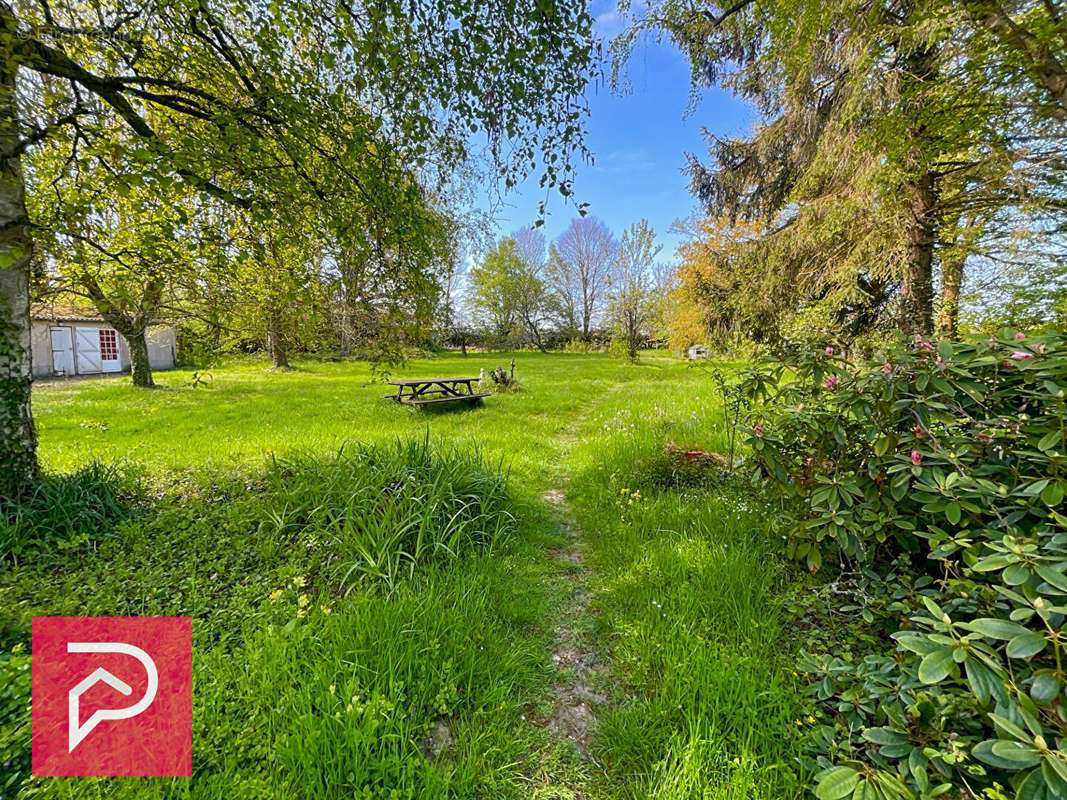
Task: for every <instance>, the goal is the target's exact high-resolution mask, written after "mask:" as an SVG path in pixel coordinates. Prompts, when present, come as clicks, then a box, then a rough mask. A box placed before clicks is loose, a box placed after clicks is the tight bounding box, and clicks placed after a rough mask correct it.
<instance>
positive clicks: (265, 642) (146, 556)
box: [0, 353, 803, 800]
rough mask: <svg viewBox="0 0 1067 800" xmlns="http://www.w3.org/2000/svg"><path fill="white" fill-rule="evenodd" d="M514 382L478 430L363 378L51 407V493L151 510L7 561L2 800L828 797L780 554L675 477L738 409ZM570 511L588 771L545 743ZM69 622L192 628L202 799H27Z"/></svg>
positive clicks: (552, 378)
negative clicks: (42, 712)
mask: <svg viewBox="0 0 1067 800" xmlns="http://www.w3.org/2000/svg"><path fill="white" fill-rule="evenodd" d="M514 355H515V357H516V360H517V377H518V378H519V379H520V381H521V383H522V390H521V391H519V392H516V393H513V394H497V395H494V396H493V397H492V398H490V399H488V400H487V401H486V402H485V404H484V405H483V406H480V407H475V408H471V409H456V410H444V409H442V410H436V409H435V410H424V411H418V410H415V409H410V408H405V407H401V406H399V405H397V404H395V403H391V402H388V401H385V400H382V399H381V395H382V394H383V393H384V389H383V386H382V384H381V383H380V382H376V381H375V380H374V378H373V376H372V374H371V372H370V370H369V368H368V367H367V366H366V365H364V364H358V363H301V364H299V365H298V367H297V369H296V370H294V371H292V372H280V373H272V372H267V371H265V369H264V366H263V365H262V364H260V363H244V364H239V365H231V366H226V367H222V368H218V369H216V370H213V372H212V374H211V376H210V378H209V380H208V382H207V383H206V384H201V385H198V386H194V385H192V381H191V378H192V374H191V373H189V372H185V371H176V372H171V373H164V374H160V375H158V376H157V380H158V382H159V383H160V388H158V389H156V390H152V391H144V390H135V389H134V388H132V387H131V386H129V385H128V380H125V379H112V380H96V381H80V382H69V383H67V382H57V383H42V384H39V385H38V386H37V388H36V390H35V394H34V409H35V414H36V417H37V421H38V425H39V433H40V439H41V457H42V462H43V464H44V466H45V468H46V469H47V470H48V471H49V472H50V473H53V474H57V475H58V474H65V473H70V472H71V471H73V470H77V469H79V468H81V467H84V466H85V465H87V464H90V463H91V462H93V461H102V462H104V463H108V464H111V463H115V464H118V465H119V466H120V471H121V473H122V474H123V475H124V476H125V477H124V478H123V479H122V488H121V490H120V493H119V500H120V504H121V505H123V507H124V508H125V509H126V511H125V512H124V513H123V514H122V515H119V516H121V518H119V517H118V516H117V517H115V519H114V520H110V518H108V519H109V520H110V521H108V522H106V524H104V523H102V524H101V525H100V526H98V527H100V528H101V529H100V530H97V531H96V532H95V533H94V534H93V535H91V536H88V537H84V536H83V537H82V538H79V539H75V541H74V542H73V544H71V545H69V546H67V547H66V548H64V549H60V550H56V551H55V552H52V553H44V554H39V555H35V556H33V557H26V558H22V559H20V560H19V561H18V562H17V563H11V562H10V560H9V561H8V563H6V564H3V565H0V608H3V609H4V611H3V613H2V615H0V649H2V650H3V651H4V653H5V654H6V655H5V656H0V683H3V682H4V681H3V679H4V678H5V676H6V678H7V679H8V680H7V687H6V689H0V763H5V762H6V764H7V767H8V774H9V775H10V776H12V777H10V778H8V779H7V780H8V783H6V784H5V782H4V780H3V779H0V798H6V797H8V796H14V793H15V792H17V791H21V794H20V795H19V796H25V797H38V796H40V797H53V796H54V797H59V796H62V797H75V796H76V797H144V796H160V797H163V796H177V797H186V796H189V797H227V798H240V797H307V798H320V797H321V798H326V797H345V798H350V797H357V798H379V797H383V798H392V797H396V798H434V797H441V798H444V797H449V798H475V797H477V798H508V797H514V798H527V797H534V798H560V799H561V800H563V799H564V798H578V797H585V798H634V799H635V800H636V798H646V797H655V798H679V800H680V799H681V798H785V797H791V796H796V795H798V794H799V793H800V790H801V788H802V785H803V776H801V775H798V773H797V768H796V765H795V763H794V755H795V752H794V751H795V745H794V740H793V736H794V732H793V731H794V729H793V726H794V719H795V717H796V716H797V714H799V713H800V710H799V709H798V708H797V707H796V706H797V701H796V700H795V696H794V688H793V686H792V685H791V680H792V679H791V677H790V676H791V671H790V670H791V667H789V666H788V664H789V659H788V657H787V651H788V650H789V647H790V643H789V641H788V637H787V636H785V635H784V633H783V631H782V629H781V627H780V623H779V608H778V603H779V595H780V590H779V586H780V584H781V583H782V580H783V576H782V574H781V568H780V567H779V566H778V562H777V560H776V558H775V557H774V555H773V550H772V548H773V543H771V542H768V541H767V540H766V536H765V535H764V533H763V526H762V525H761V520H760V519H759V517H758V516H757V515H756V514H755V513H754V512H752V511H751V510H748V509H746V508H745V505H744V501H743V500H742V499H740V498H739V497H738V496H737V495H736V494H735V493H734V492H732V491H729V490H727V489H725V488H723V487H714V486H703V485H701V486H691V485H679V486H672V485H669V481H668V482H667V483H666V484H665V483H664V481H663V480H662V474H661V472H662V471H661V470H660V469H659V467H661V466H662V464H661V461H662V454H663V450H664V447H665V446H666V444H667V443H668V442H676V443H678V444H682V445H685V446H699V447H706V448H709V449H721V447H722V430H721V427H720V426H718V424H717V409H716V408H715V405H714V401H713V398H712V387H711V386H710V385H709V383H708V382H707V380H706V379H705V378H704V377H702V375H701V374H700V373H699V371H696V370H690V369H688V368H687V367H686V365H685V364H684V363H682V362H679V361H677V360H673V359H668V358H663V357H656V356H649V357H646V358H644V359H643V360H642V362H641V363H640V364H638V365H636V366H627V365H624V364H622V363H621V362H618V361H615V360H612V359H609V358H608V357H606V356H602V355H588V356H585V355H563V354H552V355H536V354H529V353H518V354H514ZM510 357H511V354H493V355H475V354H472V355H471V356H470V357H469V358H467V359H463V358H461V357H458V356H448V357H441V358H435V359H429V360H418V361H412V362H409V363H408V364H406V365H405V366H404V367H403V368H402V369H398V370H396V372H395V375H396V376H401V375H403V376H425V375H429V374H435V375H445V374H448V375H456V374H477V371H478V369H479V368H480V367H485V368H486V369H488V368H490V367H493V366H497V365H502V364H505V363H506V362H507V361H508V360H509V359H510ZM550 490H561V491H562V492H563V493H564V494H565V496H566V498H567V504H566V513H565V514H564V513H563V512H561V511H559V510H558V509H555V508H553V507H550V505H549V504H548V503H546V502H545V501H544V500H543V499H542V496H543V494H544V493H545V492H547V491H550ZM383 498H387V499H383ZM42 513H43V512H42ZM564 516H566V517H567V518H568V519H570V523H569V524H570V525H571V526H574V527H577V528H579V529H580V530H581V531H582V532H583V534H584V535H583V538H582V544H581V549H582V552H583V554H584V557H585V563H584V566H582V567H581V568H580V569H581V571H582V574H583V577H584V579H586V580H587V582H588V586H589V589H590V593H591V598H590V600H589V608H588V612H587V613H583V619H582V620H580V624H582V625H586V626H587V627H588V628H589V631H590V635H591V637H592V641H593V642H594V646H595V648H596V650H597V651H598V653H599V655H600V656H601V659H602V661H603V663H604V664H605V667H606V672H605V677H604V681H605V682H606V684H607V685H608V686H609V689H610V691H609V694H610V697H609V699H608V700H606V701H605V702H603V703H602V704H601V707H599V708H598V709H597V710H598V724H597V726H596V728H595V736H594V738H593V740H592V742H591V744H590V747H589V750H588V753H587V754H583V753H581V752H579V750H578V749H577V748H576V747H575V746H574V745H573V744H572V743H571V742H569V741H568V740H566V739H565V738H561V737H558V736H553V735H552V733H551V732H550V731H549V730H548V729H546V728H545V727H543V726H540V725H538V724H531V723H532V722H535V720H536V719H538V718H539V717H543V716H545V715H546V714H548V713H550V710H551V709H550V707H551V704H552V702H553V684H555V683H558V682H559V681H560V674H559V673H558V671H557V670H556V669H555V668H554V666H553V663H552V657H551V656H552V653H553V646H554V641H555V637H556V635H557V633H556V628H557V626H558V624H559V621H560V618H561V615H562V614H563V613H564V611H565V606H566V605H567V603H568V601H569V598H570V597H571V596H572V595H573V592H574V586H575V583H574V581H575V572H576V569H577V568H576V567H575V566H574V565H573V564H569V563H567V562H565V561H560V560H559V559H558V558H553V557H552V553H553V552H554V551H555V550H557V549H558V548H559V547H560V546H561V545H562V544H563V543H564V542H565V541H567V538H568V533H567V531H566V530H565V529H564V528H563V524H564V522H563V517H564ZM102 519H103V517H102ZM39 614H49V615H68V614H69V615H75V614H92V615H112V614H114V615H124V614H160V615H191V616H193V618H194V626H193V631H194V633H193V637H194V740H193V742H194V745H193V747H194V752H193V764H194V767H193V768H194V777H193V779H192V781H188V780H182V779H173V780H171V779H128V780H111V779H99V780H96V779H88V780H87V779H70V780H67V779H33V778H29V779H27V775H26V773H27V772H28V766H29V765H28V739H29V726H28V719H27V713H26V706H27V702H26V701H27V699H28V694H29V686H28V681H29V673H28V670H27V669H26V667H27V665H28V662H29V658H28V656H27V654H26V651H27V650H28V645H29V641H28V639H29V622H30V617H31V616H33V615H39ZM5 658H6V660H5ZM283 709H284V712H283ZM442 730H444V731H446V733H447V735H446V736H445V742H444V744H443V745H442V746H428V744H427V743H428V742H431V741H432V740H433V739H434V736H435V733H441V731H442ZM5 786H6V788H5ZM19 786H21V789H18V788H17V787H19Z"/></svg>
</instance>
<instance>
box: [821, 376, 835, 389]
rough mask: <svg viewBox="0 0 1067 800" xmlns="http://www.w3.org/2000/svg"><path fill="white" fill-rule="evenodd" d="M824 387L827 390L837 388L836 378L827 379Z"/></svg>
mask: <svg viewBox="0 0 1067 800" xmlns="http://www.w3.org/2000/svg"><path fill="white" fill-rule="evenodd" d="M824 385H825V386H826V388H827V389H833V388H834V387H835V386H837V376H836V375H831V376H830V377H829V378H827V379H826V383H825V384H824Z"/></svg>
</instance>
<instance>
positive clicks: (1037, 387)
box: [747, 330, 1067, 800]
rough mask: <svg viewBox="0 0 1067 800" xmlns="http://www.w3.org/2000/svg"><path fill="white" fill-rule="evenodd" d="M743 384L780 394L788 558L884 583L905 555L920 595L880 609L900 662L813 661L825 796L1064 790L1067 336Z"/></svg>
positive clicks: (995, 342) (762, 470)
mask: <svg viewBox="0 0 1067 800" xmlns="http://www.w3.org/2000/svg"><path fill="white" fill-rule="evenodd" d="M747 386H748V389H749V391H750V393H751V394H752V395H754V396H761V397H769V402H768V404H767V406H766V407H765V408H764V410H763V411H762V412H760V413H759V415H758V417H757V419H756V422H755V425H754V427H753V428H752V435H751V437H750V439H749V445H750V446H751V447H752V451H753V457H752V461H751V463H752V464H753V481H754V483H755V484H756V485H757V486H758V487H759V488H760V489H761V490H762V492H763V493H764V495H765V496H766V497H767V498H768V499H769V500H770V501H771V502H773V503H774V504H775V505H776V506H778V507H779V508H780V509H781V517H780V519H781V520H782V523H783V526H784V533H785V534H786V536H787V550H788V553H789V555H790V556H791V557H793V558H796V559H799V560H803V561H805V562H806V563H807V565H808V566H809V567H810V568H811V569H812V570H817V569H819V567H820V565H821V564H822V561H823V558H824V556H826V555H830V554H834V555H836V556H838V557H840V558H841V559H842V561H843V563H845V564H852V565H857V566H861V567H864V568H869V569H874V570H876V574H875V579H878V578H877V573H879V572H881V573H883V574H884V572H885V566H886V565H887V564H888V563H889V561H890V560H896V561H897V564H898V565H900V564H904V565H905V568H906V572H904V575H905V576H906V577H904V578H901V577H899V576H898V577H896V578H893V579H892V580H893V581H894V582H896V583H897V585H899V582H901V581H903V582H904V583H906V584H907V583H908V582H910V588H911V589H912V591H911V593H907V592H905V593H897V594H895V595H894V598H895V599H893V600H892V601H891V602H889V603H887V604H884V605H882V606H881V607H878V606H877V605H876V606H875V610H874V611H873V612H872V611H870V609H868V613H869V614H870V616H874V615H876V614H877V615H884V616H883V620H882V621H883V623H884V624H885V626H886V628H887V631H886V632H891V635H892V640H893V641H895V644H896V651H895V652H894V653H893V655H892V656H888V655H881V654H879V653H877V652H875V653H873V654H871V655H868V656H866V657H865V658H863V659H862V660H861V661H859V662H858V663H857V662H854V661H852V660H846V659H842V658H823V659H815V660H812V661H810V662H809V663H808V664H806V668H807V669H808V671H809V672H811V673H813V674H814V675H815V676H816V678H818V682H817V683H816V684H815V686H814V692H815V694H816V696H817V697H818V698H819V699H820V700H822V701H824V708H825V709H827V717H826V719H825V721H826V722H827V723H828V724H830V725H832V726H834V727H832V728H828V729H827V730H826V731H824V732H823V733H822V734H821V744H822V746H823V747H824V748H825V749H826V750H827V752H828V753H829V755H830V756H831V757H832V759H833V761H834V762H836V763H837V764H838V766H833V767H830V766H829V764H828V763H827V762H826V760H825V758H824V759H822V761H823V765H824V766H827V767H828V768H827V770H825V771H823V772H822V773H820V775H819V776H818V777H817V781H818V788H817V791H816V794H817V795H818V796H819V797H823V798H840V797H845V796H857V797H859V796H880V795H878V794H874V795H870V794H869V793H870V792H871V791H873V790H875V787H877V791H878V792H881V795H883V796H885V797H889V798H912V797H924V798H925V797H935V796H938V795H940V794H943V793H944V792H945V791H947V790H948V788H962V787H964V786H968V787H970V790H971V791H972V792H973V791H977V790H987V791H988V792H990V794H987V795H986V796H988V797H1000V796H1001V795H999V794H996V792H997V791H1003V792H1008V793H1009V795H1008V796H1011V794H1010V793H1011V792H1014V796H1015V797H1018V798H1026V799H1027V800H1030V798H1048V799H1049V800H1051V798H1058V797H1062V796H1064V795H1065V794H1067V755H1065V752H1064V750H1063V740H1064V735H1065V734H1067V715H1065V712H1064V707H1065V700H1067V672H1065V669H1064V663H1063V656H1064V647H1065V645H1067V642H1064V640H1063V636H1062V629H1063V624H1064V620H1065V618H1067V576H1065V573H1064V570H1065V567H1067V516H1065V515H1064V514H1063V511H1062V509H1063V499H1064V496H1065V494H1067V472H1065V462H1067V438H1065V437H1067V429H1065V425H1067V422H1065V420H1067V414H1065V410H1067V408H1065V395H1067V341H1065V337H1064V336H1063V334H1062V333H1058V332H1047V333H1042V334H1031V335H1025V334H1023V333H1013V332H1012V331H1008V330H1004V331H1001V332H1000V333H999V334H998V335H996V336H992V337H989V338H985V337H975V338H971V339H968V340H966V341H963V342H957V343H953V342H949V341H940V342H936V343H935V342H930V341H927V340H925V339H921V338H918V337H917V338H916V340H915V341H913V342H910V343H908V344H907V345H901V346H897V347H895V348H891V349H889V350H888V351H887V352H885V353H884V354H882V355H880V356H878V357H876V358H872V359H869V360H866V361H864V362H862V363H859V364H852V363H849V362H848V361H846V360H845V359H842V358H840V357H837V356H836V355H834V354H833V349H832V348H827V350H826V351H825V353H824V352H823V351H821V350H809V351H806V352H804V353H800V354H798V355H797V356H796V358H795V359H794V360H793V361H791V364H790V366H789V367H786V366H784V365H778V366H777V367H775V368H773V369H771V370H770V371H756V372H753V373H752V374H750V376H749V377H748V379H747ZM872 621H874V620H872ZM846 734H848V735H847V737H846ZM998 786H999V787H1001V789H997V788H996V787H998ZM1004 787H1010V788H1004ZM857 793H858V794H857Z"/></svg>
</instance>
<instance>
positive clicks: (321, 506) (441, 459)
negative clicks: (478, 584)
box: [266, 440, 514, 594]
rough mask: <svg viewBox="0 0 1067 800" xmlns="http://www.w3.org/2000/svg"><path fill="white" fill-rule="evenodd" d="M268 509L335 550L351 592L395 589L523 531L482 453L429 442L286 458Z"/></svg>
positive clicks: (338, 573)
mask: <svg viewBox="0 0 1067 800" xmlns="http://www.w3.org/2000/svg"><path fill="white" fill-rule="evenodd" d="M267 487H268V488H267V491H268V492H269V494H270V497H271V502H270V504H269V505H268V507H267V508H266V511H267V515H268V518H269V519H270V524H271V525H272V526H275V527H276V529H277V531H278V535H279V536H281V537H284V538H285V539H286V540H287V541H291V542H293V543H294V544H296V545H297V546H300V547H306V548H309V549H311V550H317V551H320V552H322V553H323V554H325V555H326V558H327V560H328V562H329V572H330V575H331V578H330V580H331V582H333V583H336V585H337V587H338V591H340V592H341V593H343V594H348V593H349V592H351V591H353V590H355V589H357V588H359V587H360V586H361V585H363V584H365V583H366V582H367V581H372V582H373V581H382V582H383V583H385V584H386V585H388V586H395V585H396V582H397V581H398V580H399V579H401V578H410V577H411V576H412V575H413V574H414V572H415V570H416V569H417V568H418V567H420V566H423V565H424V564H425V563H426V562H431V561H434V560H437V559H441V558H458V557H460V556H463V555H465V554H466V553H467V552H468V551H469V550H470V549H472V548H474V547H489V546H491V545H492V544H493V543H495V542H499V541H502V540H503V538H504V537H505V536H506V535H507V534H509V533H510V532H511V531H512V530H513V528H514V517H513V515H512V513H511V511H509V506H510V501H509V495H508V491H507V486H506V483H505V481H504V478H503V477H501V476H500V475H498V474H496V473H495V472H493V471H492V470H490V469H489V468H488V467H487V466H486V464H485V463H484V462H483V460H482V459H481V457H480V456H479V455H478V454H477V453H476V452H468V451H463V450H456V451H453V452H449V453H439V452H438V451H436V450H435V449H434V448H431V447H430V446H429V443H428V441H427V440H423V441H422V442H411V443H408V444H398V445H397V446H396V447H393V448H391V449H374V448H356V449H354V450H353V451H352V452H351V453H348V452H342V453H341V454H340V455H339V456H338V458H337V459H336V460H335V461H332V462H322V461H321V460H317V459H314V458H311V457H309V456H304V457H295V458H289V459H286V460H282V461H279V462H278V463H277V464H276V466H275V469H273V470H272V471H271V472H270V473H268V475H267Z"/></svg>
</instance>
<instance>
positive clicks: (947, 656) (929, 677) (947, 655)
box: [919, 647, 955, 683]
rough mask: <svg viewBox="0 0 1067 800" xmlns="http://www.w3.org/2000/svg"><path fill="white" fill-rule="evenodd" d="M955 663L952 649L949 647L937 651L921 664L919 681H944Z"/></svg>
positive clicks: (926, 657)
mask: <svg viewBox="0 0 1067 800" xmlns="http://www.w3.org/2000/svg"><path fill="white" fill-rule="evenodd" d="M953 663H955V662H954V661H953V660H952V649H951V648H948V647H944V648H941V649H939V650H935V651H934V652H932V653H930V654H929V655H927V656H925V657H924V658H923V660H922V661H921V662H919V680H921V681H922V682H923V683H937V682H938V681H941V680H944V679H945V677H946V676H947V675H948V673H949V672H950V671H951V669H952V665H953Z"/></svg>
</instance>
